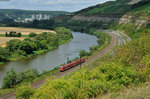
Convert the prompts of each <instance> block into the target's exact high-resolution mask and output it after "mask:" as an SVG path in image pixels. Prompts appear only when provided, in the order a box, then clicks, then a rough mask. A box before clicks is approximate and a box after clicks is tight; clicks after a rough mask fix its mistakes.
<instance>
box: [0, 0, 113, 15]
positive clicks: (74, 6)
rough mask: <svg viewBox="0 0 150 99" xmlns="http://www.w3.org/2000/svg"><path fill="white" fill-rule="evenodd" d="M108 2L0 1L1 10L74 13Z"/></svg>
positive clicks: (81, 0) (62, 0) (93, 0)
mask: <svg viewBox="0 0 150 99" xmlns="http://www.w3.org/2000/svg"><path fill="white" fill-rule="evenodd" d="M106 1H110V0H0V9H24V10H45V11H69V12H74V11H78V10H80V9H83V8H86V7H89V6H94V5H96V4H99V3H103V2H106Z"/></svg>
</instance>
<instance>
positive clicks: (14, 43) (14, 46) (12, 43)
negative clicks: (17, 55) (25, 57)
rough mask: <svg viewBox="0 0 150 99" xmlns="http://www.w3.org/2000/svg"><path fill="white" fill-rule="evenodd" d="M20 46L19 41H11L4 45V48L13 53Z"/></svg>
mask: <svg viewBox="0 0 150 99" xmlns="http://www.w3.org/2000/svg"><path fill="white" fill-rule="evenodd" d="M20 44H21V41H20V40H18V39H13V40H10V41H8V42H7V43H6V45H7V47H6V48H7V49H9V51H10V52H14V51H15V50H18V49H19V46H20Z"/></svg>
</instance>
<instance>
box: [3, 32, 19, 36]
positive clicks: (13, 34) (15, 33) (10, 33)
mask: <svg viewBox="0 0 150 99" xmlns="http://www.w3.org/2000/svg"><path fill="white" fill-rule="evenodd" d="M5 36H6V37H21V36H22V34H21V33H20V32H18V33H17V32H15V31H10V32H9V33H8V32H6V33H5Z"/></svg>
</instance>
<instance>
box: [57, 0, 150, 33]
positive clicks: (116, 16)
mask: <svg viewBox="0 0 150 99" xmlns="http://www.w3.org/2000/svg"><path fill="white" fill-rule="evenodd" d="M149 4H150V0H116V1H108V2H105V3H102V4H98V5H96V6H92V7H89V8H86V9H82V10H80V11H77V12H74V13H72V14H70V15H65V16H59V17H56V18H55V20H56V22H58V23H59V25H63V26H66V27H68V28H71V29H73V30H81V31H82V30H85V29H86V28H89V27H94V28H100V27H101V28H103V29H107V28H109V27H110V25H111V24H116V23H119V22H120V21H121V22H126V21H130V20H131V19H129V18H132V17H130V16H126V17H124V15H126V14H129V12H130V11H132V10H135V9H138V10H140V9H143V8H141V7H145V6H146V5H147V6H149ZM139 15H140V14H139ZM131 16H132V15H131ZM137 16H138V15H137ZM132 19H133V18H132ZM135 19H137V18H135ZM135 19H134V20H135ZM81 21H82V22H81ZM83 21H84V22H83ZM139 23H141V21H139ZM86 25H87V26H86ZM88 26H89V27H88Z"/></svg>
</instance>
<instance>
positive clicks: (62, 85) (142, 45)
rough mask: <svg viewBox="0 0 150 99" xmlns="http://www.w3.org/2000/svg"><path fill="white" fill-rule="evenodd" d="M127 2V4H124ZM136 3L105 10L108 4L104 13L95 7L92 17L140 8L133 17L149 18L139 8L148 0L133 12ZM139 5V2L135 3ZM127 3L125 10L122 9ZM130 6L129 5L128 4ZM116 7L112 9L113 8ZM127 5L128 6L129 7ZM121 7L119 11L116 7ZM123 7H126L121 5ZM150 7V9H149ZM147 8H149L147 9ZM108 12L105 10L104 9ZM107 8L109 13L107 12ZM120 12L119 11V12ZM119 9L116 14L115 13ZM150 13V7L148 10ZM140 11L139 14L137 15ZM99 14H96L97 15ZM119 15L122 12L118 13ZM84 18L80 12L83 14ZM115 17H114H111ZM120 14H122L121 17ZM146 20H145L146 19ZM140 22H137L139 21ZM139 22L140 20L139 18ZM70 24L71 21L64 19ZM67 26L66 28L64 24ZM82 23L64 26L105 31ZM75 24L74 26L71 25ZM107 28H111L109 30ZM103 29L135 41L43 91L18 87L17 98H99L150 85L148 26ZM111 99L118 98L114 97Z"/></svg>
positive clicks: (118, 1)
mask: <svg viewBox="0 0 150 99" xmlns="http://www.w3.org/2000/svg"><path fill="white" fill-rule="evenodd" d="M124 1H125V2H124ZM130 1H132V0H116V1H114V2H115V3H117V4H115V5H113V4H114V2H108V3H105V4H106V5H107V4H108V5H109V6H107V7H105V4H103V5H102V6H101V5H99V6H100V9H99V8H98V7H97V8H95V7H94V9H93V7H91V8H90V10H91V9H92V10H93V11H92V10H91V11H89V13H90V14H91V15H93V14H94V13H95V12H96V15H98V14H101V13H102V12H104V13H105V11H107V12H110V11H111V10H110V9H108V8H109V7H111V6H113V7H114V8H113V9H112V10H113V12H116V10H117V11H123V12H122V13H121V15H122V14H123V13H126V12H128V11H129V10H131V9H134V7H136V6H137V7H138V9H134V10H132V11H133V12H132V11H131V12H132V13H131V15H133V14H135V15H137V16H135V17H138V16H140V15H141V16H143V14H144V15H146V16H147V14H149V10H145V7H144V6H143V7H144V8H141V7H139V6H142V5H144V4H145V2H146V3H148V2H149V1H148V0H142V1H141V2H140V3H138V4H135V5H133V6H131V7H129V9H128V8H127V9H126V7H128V5H127V4H128V3H129V2H130ZM134 1H136V0H134ZM122 2H123V5H124V7H123V9H122V8H121V7H119V6H120V4H122ZM126 2H127V3H126ZM110 4H112V5H110ZM118 5H119V6H118ZM125 5H126V6H125ZM116 6H117V7H116ZM121 6H122V5H121ZM147 6H149V5H147ZM147 6H146V7H147ZM103 7H104V9H101V8H103ZM105 8H106V9H105ZM117 8H119V10H118V9H117ZM114 9H115V10H114ZM147 9H149V7H147ZM139 10H142V11H140V12H141V13H142V14H140V13H139V12H138V13H136V12H137V11H139ZM82 11H83V12H85V13H84V14H85V15H87V14H86V11H88V9H84V10H82ZM94 11H95V12H94ZM117 13H118V12H117ZM79 14H80V12H79ZM106 14H108V16H109V15H113V13H111V14H109V13H106ZM118 14H120V13H118ZM143 17H144V16H143ZM135 19H136V18H135ZM137 19H138V18H137ZM64 20H68V19H64ZM63 23H65V24H63ZM87 23H88V24H86V22H80V21H72V22H70V21H69V22H66V21H65V22H62V24H58V25H57V26H59V25H63V26H65V27H69V28H73V29H75V30H79V31H88V32H89V33H90V31H92V30H93V29H92V28H94V27H96V29H97V28H98V27H101V24H100V25H99V22H97V23H98V24H96V23H95V24H94V22H87ZM71 24H73V25H71ZM105 25H107V26H105ZM105 25H103V26H102V27H103V29H115V30H121V31H123V32H124V33H126V34H127V35H129V36H130V37H131V38H132V40H131V41H130V42H129V43H127V44H126V45H121V46H119V47H117V48H116V49H115V50H114V51H115V53H114V54H113V55H106V56H104V57H103V58H100V59H97V60H96V61H95V62H93V63H91V65H89V66H87V67H84V68H82V69H80V70H78V71H76V72H74V73H72V74H71V75H68V76H66V77H64V78H61V79H54V80H48V81H47V83H46V84H45V85H44V86H43V87H41V88H40V89H36V90H34V89H32V88H30V87H28V86H25V85H22V86H20V87H17V90H16V93H15V94H16V98H18V99H19V98H23V99H28V98H29V99H36V98H38V99H43V98H48V99H55V98H56V99H57V98H60V99H68V98H69V99H87V98H95V97H98V98H99V96H102V95H105V94H110V93H112V92H113V93H115V94H116V93H118V92H119V91H122V90H124V89H128V88H130V87H137V86H139V85H141V84H144V83H148V82H150V50H149V49H150V43H149V41H150V29H149V28H150V27H149V26H148V25H147V26H144V27H140V28H139V27H138V26H137V23H134V21H133V23H132V22H131V23H126V24H122V25H121V24H118V23H117V22H116V23H113V22H110V24H109V23H107V24H105ZM81 53H84V54H81V56H82V55H83V56H84V55H88V54H87V53H86V52H85V51H83V52H81ZM110 98H114V99H115V98H116V97H115V96H114V95H113V96H111V97H110Z"/></svg>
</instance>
